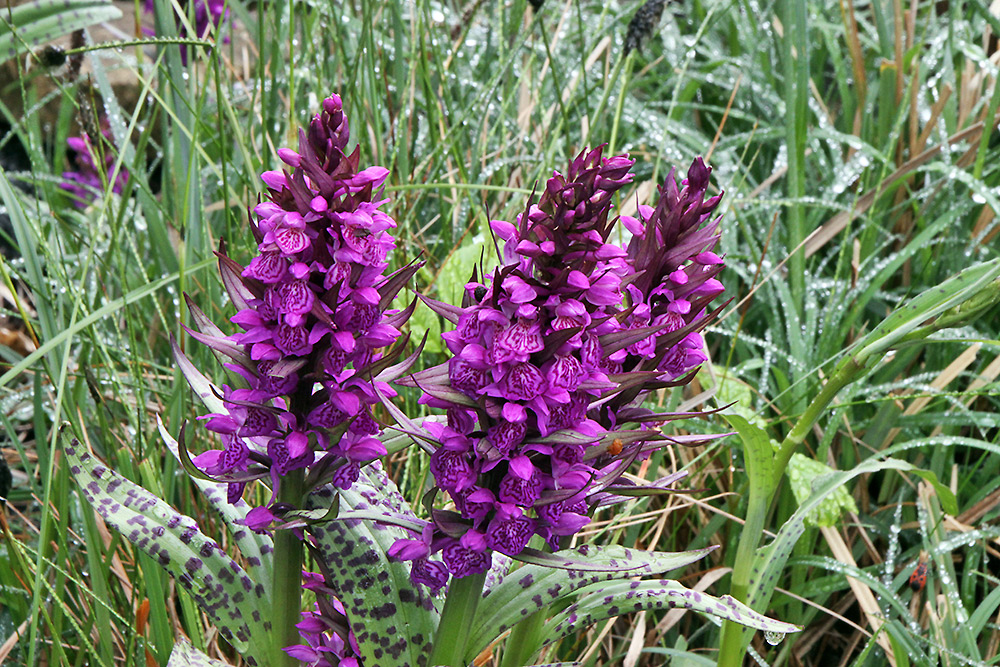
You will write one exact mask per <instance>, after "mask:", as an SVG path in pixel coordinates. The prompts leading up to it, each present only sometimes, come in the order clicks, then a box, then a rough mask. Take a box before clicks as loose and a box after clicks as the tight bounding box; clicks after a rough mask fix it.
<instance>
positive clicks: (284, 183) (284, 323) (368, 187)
mask: <svg viewBox="0 0 1000 667" xmlns="http://www.w3.org/2000/svg"><path fill="white" fill-rule="evenodd" d="M348 142H349V133H348V124H347V120H346V117H345V116H344V113H343V107H342V104H341V100H340V98H339V97H337V96H336V95H334V96H331V97H330V98H328V99H326V100H325V101H324V103H323V111H322V112H321V113H320V114H318V115H317V116H316V117H315V118H314V119H313V120H312V122H311V123H310V126H309V130H308V133H306V132H302V133H301V136H300V142H299V151H298V152H295V151H291V150H289V149H282V150H281V151H279V156H280V157H281V159H282V161H284V162H285V164H286V165H287V167H286V168H285V169H284V170H282V171H269V172H265V173H264V174H263V175H262V178H263V180H264V183H265V184H266V185H267V196H266V200H265V201H264V202H262V203H260V204H258V205H257V206H256V208H254V210H253V217H254V220H252V221H251V229H252V231H253V233H254V236H255V238H256V240H257V243H258V254H257V255H256V256H255V257H254V258H253V259H252V260H251V261H250V263H249V264H248V265H247V266H246V267H245V268H244V267H242V266H240V265H239V264H238V263H237V262H235V261H234V260H232V259H231V258H229V257H228V256H227V255H226V252H225V248H224V247H223V248H222V249H220V251H219V253H218V255H219V269H220V273H221V275H222V279H223V283H224V285H225V287H226V290H227V292H228V293H229V296H230V299H231V300H232V302H233V303H234V304H235V305H236V307H237V308H238V311H239V312H237V314H236V315H235V316H234V317H233V318H232V321H233V323H235V324H237V325H239V326H240V327H241V328H242V332H239V333H235V334H232V335H225V334H223V332H222V331H221V330H220V329H218V328H217V327H216V326H215V325H214V324H212V323H211V321H210V320H209V319H208V318H207V317H206V316H205V314H204V313H203V312H202V311H201V310H200V309H198V308H197V307H196V306H195V305H194V304H193V303H190V301H189V306H190V308H191V312H192V316H193V319H194V321H195V323H196V325H197V326H198V328H199V331H197V332H196V331H190V333H191V335H192V336H193V337H194V338H196V339H197V340H199V341H200V342H202V343H205V344H206V345H209V346H210V347H211V348H212V349H213V350H215V351H216V352H218V353H220V354H221V355H223V356H224V357H225V358H226V359H227V361H226V363H225V366H226V367H227V368H228V369H229V370H230V371H232V372H233V373H234V374H235V375H236V376H238V378H239V379H240V380H241V383H240V385H241V386H239V387H230V386H224V387H223V388H222V389H221V390H217V391H218V393H217V395H216V396H215V398H216V399H217V400H218V401H221V405H222V406H223V409H222V410H221V411H218V412H216V413H215V414H211V415H209V416H208V418H207V421H206V422H205V426H206V428H207V429H208V430H210V431H213V432H215V433H217V434H219V435H220V436H221V439H222V444H223V449H222V450H210V451H208V452H205V453H204V454H201V455H200V456H198V457H196V458H195V459H194V463H195V465H196V466H198V467H199V468H201V469H202V471H203V472H205V473H207V474H209V475H212V476H213V477H215V478H216V479H219V480H221V481H226V482H229V492H230V498H231V499H233V500H235V499H238V498H239V497H240V496H241V495H242V493H243V489H244V485H245V484H246V483H247V482H249V481H252V480H254V479H261V478H267V479H269V480H270V485H271V490H272V493H273V494H274V495H273V496H272V503H269V505H268V507H266V508H260V510H259V511H255V512H254V513H252V514H253V516H252V519H253V521H254V524H253V526H252V527H253V528H254V529H258V530H264V529H267V528H270V527H272V526H273V525H275V523H280V521H281V517H282V516H283V514H285V513H286V512H287V511H288V510H291V509H295V508H291V507H285V506H284V504H281V505H278V504H273V498H274V497H276V496H277V494H278V490H279V488H280V486H281V482H282V478H283V477H284V476H285V475H287V474H288V473H289V472H291V471H294V470H299V469H306V470H307V471H308V477H307V480H306V482H307V486H308V487H309V488H315V487H317V486H319V485H322V484H327V483H332V484H333V485H334V486H335V487H338V488H343V489H346V488H349V487H350V486H351V484H352V483H353V482H354V481H355V480H357V478H358V474H359V471H360V468H361V466H363V465H365V464H366V463H368V462H370V461H372V460H374V459H376V458H378V457H380V456H383V455H385V454H386V449H385V447H384V445H383V444H382V442H381V441H380V440H379V439H378V437H377V436H378V435H379V434H380V433H381V431H382V427H381V425H380V424H379V423H378V422H377V421H376V420H375V418H374V416H373V415H372V410H371V409H372V406H374V405H375V404H376V403H377V402H378V401H379V400H380V399H379V397H380V396H382V397H385V396H393V395H394V393H393V391H392V389H391V388H390V387H389V385H388V381H389V380H391V379H393V378H394V377H395V376H396V375H397V374H400V373H403V372H405V371H406V370H407V369H408V368H409V364H410V363H412V359H413V357H411V358H410V359H409V360H407V361H404V362H402V363H399V364H395V365H393V364H394V363H395V362H396V359H397V358H398V356H399V354H400V352H401V350H402V348H403V344H402V342H400V344H398V345H395V347H394V348H393V349H391V350H389V351H388V352H385V351H384V350H385V348H388V347H389V346H392V345H394V344H395V343H396V342H397V340H398V339H399V338H400V331H399V327H400V326H401V325H402V324H403V323H404V322H405V321H406V319H407V318H408V317H409V314H410V312H412V305H411V307H410V308H407V309H406V310H404V311H401V312H396V311H389V310H387V308H388V305H389V304H390V302H391V301H392V300H393V298H394V297H395V296H396V294H397V293H398V291H399V290H400V289H401V288H402V287H403V286H404V285H405V284H406V282H407V281H408V280H409V278H410V277H412V275H413V274H414V273H415V272H416V270H417V269H418V268H419V267H418V266H417V265H410V266H408V267H405V268H403V269H400V270H399V271H397V272H395V273H393V274H390V275H386V274H385V270H386V267H387V265H388V262H387V258H388V255H389V253H390V252H391V251H392V250H393V248H394V247H395V241H394V240H393V237H392V235H391V233H390V230H391V229H392V228H394V227H395V226H396V223H395V222H394V221H393V220H392V218H390V217H389V216H388V215H387V214H385V213H384V212H382V211H381V210H379V207H380V206H381V205H382V204H384V203H385V201H386V200H382V199H380V198H379V197H377V196H376V193H377V191H378V189H379V188H380V186H381V185H382V183H383V181H384V180H385V177H386V175H387V174H388V171H387V170H386V169H385V168H383V167H369V168H367V169H363V170H360V169H359V162H360V152H359V149H356V150H355V151H354V152H353V153H352V154H350V155H347V154H345V152H344V150H345V148H346V146H347V144H348ZM414 305H415V304H414ZM175 355H177V358H178V361H179V362H180V365H181V367H182V368H183V369H185V373H186V375H188V378H189V380H192V384H193V385H194V384H196V381H198V380H199V377H198V375H200V374H197V371H196V370H195V369H193V367H192V366H191V364H190V362H189V361H187V359H186V358H184V357H183V354H182V353H181V352H180V350H179V348H177V347H176V346H175ZM414 356H415V355H414ZM201 380H203V378H201ZM248 518H250V517H248Z"/></svg>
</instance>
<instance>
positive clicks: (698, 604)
mask: <svg viewBox="0 0 1000 667" xmlns="http://www.w3.org/2000/svg"><path fill="white" fill-rule="evenodd" d="M581 593H582V595H583V597H582V599H581V600H579V601H578V602H576V603H574V604H571V605H570V606H569V607H567V608H566V609H564V610H563V611H561V612H559V613H557V614H555V615H554V616H552V617H551V618H550V619H549V621H548V623H546V624H545V628H544V629H543V631H542V636H543V637H544V644H551V643H552V642H554V641H557V640H558V639H560V638H561V637H565V636H566V635H569V634H572V633H574V632H578V631H580V630H581V629H583V628H585V627H587V626H589V625H592V624H594V623H596V622H598V621H602V620H604V619H608V618H613V617H615V616H620V615H622V614H630V613H632V612H637V611H643V610H650V609H676V608H680V609H690V610H692V611H697V612H701V613H703V614H708V615H710V616H716V617H718V618H722V619H725V620H728V621H733V622H734V623H739V624H741V625H744V626H746V627H748V628H754V629H756V630H763V631H765V632H769V633H773V634H778V635H786V634H789V633H792V632H799V631H801V630H802V627H801V626H798V625H792V624H791V623H785V622H784V621H777V620H774V619H772V618H768V617H766V616H764V615H763V614H759V613H757V612H755V611H754V610H752V609H750V608H749V607H748V606H746V605H745V604H743V603H742V602H738V601H737V600H736V599H735V598H732V597H730V596H728V595H723V596H722V597H715V596H712V595H708V594H707V593H700V592H698V591H692V590H690V589H688V588H685V587H684V586H682V585H680V584H679V583H677V582H676V581H671V580H669V579H661V580H658V581H642V582H638V583H637V582H614V583H612V584H603V583H602V584H596V585H593V586H589V587H587V588H586V589H583V590H582V591H581Z"/></svg>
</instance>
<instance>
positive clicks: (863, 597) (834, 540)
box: [820, 526, 896, 667]
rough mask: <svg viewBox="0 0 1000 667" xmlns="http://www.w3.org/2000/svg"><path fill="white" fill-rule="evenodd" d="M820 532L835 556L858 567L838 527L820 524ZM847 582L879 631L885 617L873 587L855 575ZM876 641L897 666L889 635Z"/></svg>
mask: <svg viewBox="0 0 1000 667" xmlns="http://www.w3.org/2000/svg"><path fill="white" fill-rule="evenodd" d="M820 532H821V533H822V534H823V537H824V539H826V543H827V545H829V547H830V552H831V553H832V554H833V557H834V558H836V559H837V560H839V561H840V562H841V563H844V564H846V565H849V566H851V567H853V568H857V567H858V564H857V562H856V561H855V560H854V555H853V554H852V553H851V549H850V547H848V546H847V544H846V543H845V542H844V538H843V537H841V536H840V533H839V532H837V529H836V528H833V527H831V526H820ZM847 583H848V585H850V587H851V591H853V592H854V597H855V598H857V601H858V606H859V607H860V608H861V612H862V613H863V614H864V615H865V618H867V619H868V625H869V626H871V629H872V632H873V633H875V632H878V631H879V628H881V627H882V625H883V624H884V623H885V619H884V618H883V617H882V610H881V609H879V606H878V602H877V601H876V600H875V594H874V593H872V589H871V588H869V587H868V586H867V585H865V584H864V583H862V582H860V581H858V580H857V579H854V578H853V577H847ZM875 641H877V642H878V644H879V646H881V647H882V649H883V650H884V651H885V656H886V661H887V662H888V663H889V664H890V665H891V666H892V667H896V657H895V655H894V654H893V649H892V644H891V643H890V641H889V636H888V635H886V634H885V633H881V632H879V633H878V636H877V638H876V640H875Z"/></svg>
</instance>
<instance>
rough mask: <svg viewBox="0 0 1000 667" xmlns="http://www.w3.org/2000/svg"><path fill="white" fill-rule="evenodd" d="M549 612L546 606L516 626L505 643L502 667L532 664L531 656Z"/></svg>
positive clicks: (521, 666) (519, 666)
mask: <svg viewBox="0 0 1000 667" xmlns="http://www.w3.org/2000/svg"><path fill="white" fill-rule="evenodd" d="M548 612H549V608H548V606H545V607H543V608H542V609H540V610H539V611H536V612H535V613H534V614H532V615H531V616H529V617H528V618H526V619H524V620H523V621H521V622H520V623H518V624H517V625H515V626H514V629H513V630H511V631H510V636H509V637H508V638H507V643H506V644H505V645H504V649H503V659H502V660H501V661H500V667H524V666H525V665H528V664H531V663H530V660H531V657H532V656H533V655H534V654H535V651H536V650H537V648H538V644H539V642H538V635H539V633H540V632H541V631H542V626H543V625H545V619H546V617H547V616H548Z"/></svg>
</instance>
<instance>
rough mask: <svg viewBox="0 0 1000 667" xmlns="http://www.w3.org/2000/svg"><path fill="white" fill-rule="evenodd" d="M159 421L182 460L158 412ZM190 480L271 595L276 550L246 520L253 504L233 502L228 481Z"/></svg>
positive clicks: (166, 440) (249, 571)
mask: <svg viewBox="0 0 1000 667" xmlns="http://www.w3.org/2000/svg"><path fill="white" fill-rule="evenodd" d="M156 425H157V427H158V428H159V430H160V437H162V438H163V442H164V443H165V444H166V445H167V449H169V450H170V451H171V453H172V454H173V455H174V458H176V459H177V460H178V461H180V460H181V453H180V448H179V447H178V446H177V441H176V440H174V438H173V436H172V435H170V433H169V432H168V431H167V429H166V427H165V426H164V425H163V422H162V421H160V418H159V416H157V418H156ZM191 481H192V482H193V483H194V485H195V486H197V487H198V490H200V491H201V493H202V495H204V496H205V499H206V500H207V501H208V504H209V505H211V506H212V509H214V510H215V511H216V512H217V513H218V514H219V516H220V517H221V518H222V520H223V521H225V523H226V527H227V528H228V529H229V534H230V536H231V537H232V538H233V543H234V544H235V545H236V548H238V549H239V550H240V554H241V555H242V556H243V560H244V563H245V568H246V571H247V574H249V575H251V576H252V578H253V580H254V581H256V582H258V583H260V584H261V585H262V586H263V587H264V593H265V595H266V596H267V597H270V595H271V564H272V563H271V557H272V556H271V554H272V552H273V551H274V541H273V540H272V539H271V537H270V536H269V535H262V534H258V533H255V532H253V531H251V530H248V529H247V528H246V527H245V526H244V525H243V521H244V519H246V516H247V513H248V512H249V511H250V509H251V508H250V505H248V504H247V503H246V501H244V500H242V499H240V500H239V501H238V502H237V503H236V504H233V503H230V502H229V498H228V496H227V493H226V487H227V485H226V484H224V483H221V482H214V481H209V480H204V479H201V478H196V477H192V478H191Z"/></svg>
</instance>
